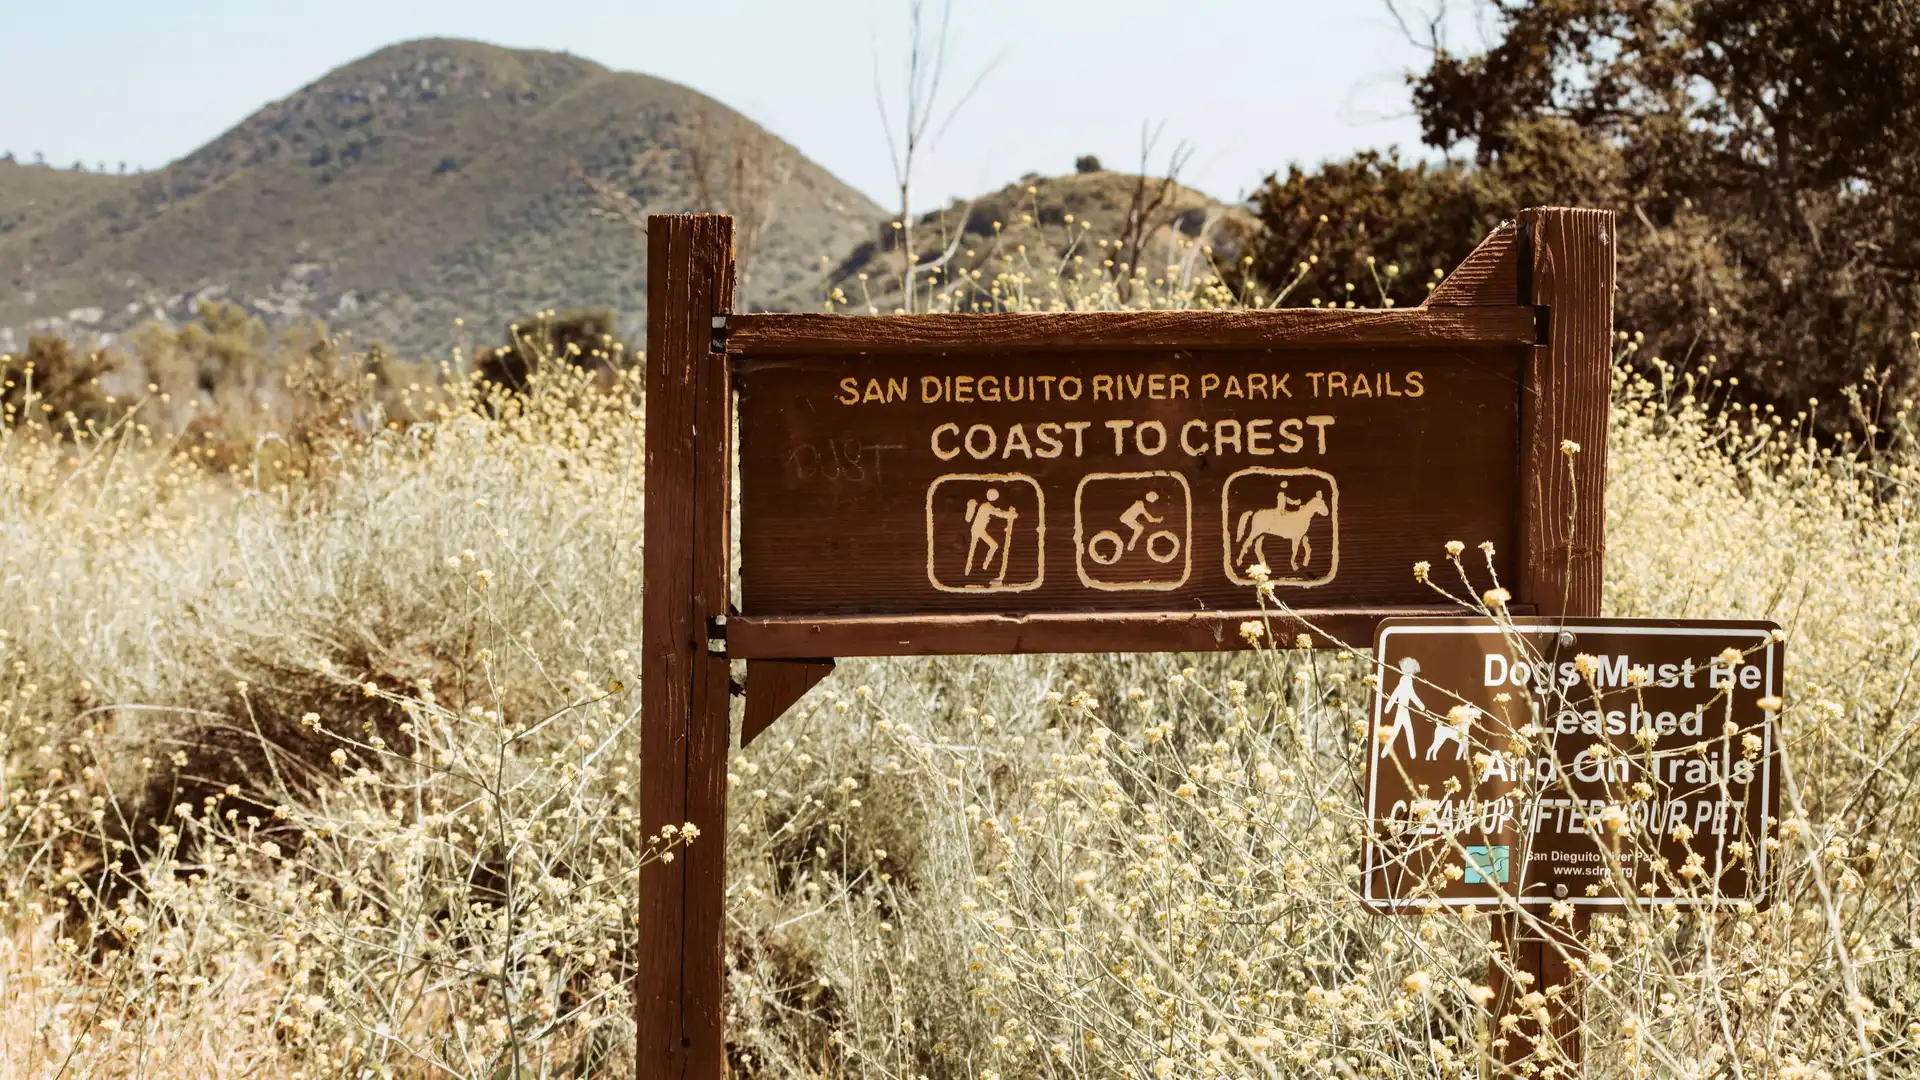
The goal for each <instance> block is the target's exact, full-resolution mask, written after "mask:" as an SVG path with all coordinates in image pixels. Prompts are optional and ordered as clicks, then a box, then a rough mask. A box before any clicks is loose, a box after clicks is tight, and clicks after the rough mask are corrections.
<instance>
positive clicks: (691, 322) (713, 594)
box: [634, 215, 733, 1080]
mask: <svg viewBox="0 0 1920 1080" xmlns="http://www.w3.org/2000/svg"><path fill="white" fill-rule="evenodd" d="M647 224H648V228H647V251H648V264H647V265H648V282H647V401H646V412H647V415H646V419H647V448H646V520H645V523H644V526H643V529H644V541H645V544H646V561H645V571H644V572H645V582H644V584H645V612H644V615H643V617H642V628H641V681H640V695H641V717H640V760H641V766H640V767H641V781H640V825H641V829H642V831H643V833H644V835H646V836H649V837H651V836H657V835H659V834H660V832H661V830H662V829H663V828H664V827H665V826H668V825H673V826H676V827H677V826H679V825H681V824H683V823H686V822H693V823H694V824H696V825H698V826H699V828H700V831H701V836H700V838H699V839H698V840H697V841H695V842H694V843H693V844H692V845H691V846H689V847H686V848H683V849H679V850H676V851H675V853H674V858H673V860H672V861H671V862H663V861H655V862H652V863H650V864H648V865H646V866H644V867H643V868H642V869H641V871H640V923H639V943H638V956H637V966H636V970H635V973H634V1021H635V1025H636V1028H637V1031H636V1039H637V1044H636V1051H635V1055H636V1056H635V1062H636V1064H635V1067H636V1070H637V1072H638V1074H639V1075H640V1076H641V1077H644V1078H648V1080H652V1078H655V1077H673V1078H676V1080H678V1078H686V1077H696V1078H699V1080H719V1078H720V1077H721V1075H722V1074H723V1073H724V1071H725V1068H726V1058H725V1043H724V1041H723V1033H722V1029H721V1023H722V1018H723V1015H724V1014H723V1011H722V989H723V982H722V976H723V953H722V935H723V932H724V927H725V921H724V920H725V911H726V903H725V874H726V805H727V803H726V797H727V787H726V759H727V744H728V740H729V736H730V732H729V731H728V723H727V709H728V693H727V689H728V687H727V661H726V658H725V657H716V656H711V655H709V654H708V651H707V641H706V637H707V620H708V618H710V617H712V616H715V615H723V614H725V612H726V605H727V592H728V583H729V582H728V579H729V573H728V553H729V551H730V550H731V543H730V541H729V538H728V529H729V520H730V515H729V511H728V506H729V501H728V499H729V490H728V489H729V482H730V480H729V478H730V477H731V475H732V468H731V445H730V442H731V440H730V430H731V412H732V407H731V398H730V390H729V387H728V384H727V378H728V374H727V366H726V364H725V363H724V362H722V361H721V360H720V358H718V357H716V356H714V355H713V354H712V353H711V351H710V349H709V340H710V338H711V334H712V322H713V316H714V315H715V314H719V313H724V312H726V311H727V309H728V307H729V306H730V305H731V303H732V298H733V220H732V219H731V218H727V217H720V216H713V215H672V216H665V215H661V216H655V217H652V218H650V219H649V220H648V223H647Z"/></svg>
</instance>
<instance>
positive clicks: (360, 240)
mask: <svg viewBox="0 0 1920 1080" xmlns="http://www.w3.org/2000/svg"><path fill="white" fill-rule="evenodd" d="M722 137H724V138H729V139H734V138H747V139H750V140H751V143H752V149H753V154H754V155H755V156H757V157H760V158H764V159H766V160H765V161H764V162H763V164H764V170H763V171H764V173H765V175H767V176H777V177H780V178H782V182H780V183H779V184H778V185H777V186H773V185H766V186H767V189H768V192H769V194H768V195H767V196H766V197H767V198H768V199H770V200H771V201H772V203H773V204H774V206H773V213H771V215H770V221H771V224H770V225H769V227H768V229H767V230H766V234H765V235H764V237H762V239H761V245H760V252H759V256H760V257H759V258H757V259H756V261H755V264H754V265H755V276H754V280H753V281H751V282H749V290H748V295H749V297H750V298H752V297H766V296H773V295H778V294H779V293H780V292H781V291H783V290H784V289H787V288H790V287H792V286H793V285H794V284H795V283H796V282H798V281H800V280H802V279H803V278H804V277H805V276H807V275H810V274H811V273H813V272H814V271H815V269H816V268H817V266H818V263H819V259H820V256H822V255H825V254H830V253H838V252H839V251H841V250H844V249H845V248H846V247H847V246H849V245H851V244H852V243H853V242H854V240H855V239H856V238H857V237H859V236H861V235H863V234H864V233H865V232H866V231H867V229H868V228H869V227H870V225H871V224H872V222H873V221H874V220H875V219H877V218H878V216H879V214H880V211H879V209H878V208H877V207H875V206H874V205H873V204H872V203H871V202H869V201H868V200H867V199H866V198H865V197H864V196H862V195H860V194H859V193H858V192H856V191H854V190H853V189H851V188H849V187H847V186H846V185H845V184H843V183H841V182H840V181H839V180H837V179H836V178H834V177H833V176H832V175H830V174H829V173H827V172H826V171H825V170H824V169H821V168H820V167H819V166H818V165H816V164H814V163H813V162H811V161H808V160H807V159H806V158H805V157H804V156H802V155H801V154H800V153H799V152H798V151H796V150H794V149H793V148H792V147H790V146H788V145H787V144H785V143H783V142H781V141H780V140H778V139H776V138H774V137H773V136H771V135H769V134H767V133H765V132H764V131H762V130H761V129H759V128H758V127H757V126H755V125H753V124H752V122H751V121H750V120H747V119H746V118H745V117H743V116H740V115H739V114H738V113H736V112H734V111H733V110H731V109H729V108H727V107H726V106H724V105H722V104H720V103H719V102H716V101H714V100H712V99H711V98H708V97H706V96H704V95H702V94H699V93H696V92H694V91H692V90H690V89H687V88H686V87H682V86H679V85H677V84H674V83H671V82H667V81H665V80H661V79H656V78H652V77H649V76H645V75H637V74H631V73H625V72H616V71H611V70H609V69H607V68H606V67H604V66H602V65H600V64H597V63H594V62H593V61H591V60H586V59H584V58H581V57H577V56H572V55H569V54H565V53H556V52H544V51H538V50H521V49H508V48H503V47H501V46H497V45H490V44H486V43H482V42H474V41H463V40H457V39H445V38H427V39H421V40H417V41H407V42H402V43H400V44H397V45H391V46H388V47H386V48H383V49H380V50H378V51H376V52H373V53H371V54H368V55H367V56H364V57H361V58H360V59H358V60H354V61H352V62H350V63H348V64H345V65H343V66H341V67H339V68H336V69H334V70H333V71H330V72H327V73H326V74H324V75H322V76H321V77H320V78H318V79H315V80H314V81H313V82H311V83H309V84H307V85H306V86H304V87H302V88H300V89H299V90H296V91H294V92H293V93H291V94H289V95H288V96H286V97H285V98H282V99H280V100H278V101H274V102H271V103H269V104H267V105H266V106H264V107H262V108H261V109H259V110H258V111H256V112H255V113H253V114H252V115H251V116H248V117H247V118H245V119H244V120H242V121H240V123H238V124H236V125H235V126H234V127H233V128H232V129H231V130H229V131H227V132H226V133H224V134H222V135H221V136H220V137H219V138H216V139H214V140H213V141H211V142H209V143H207V144H206V145H205V146H202V147H200V148H198V149H196V150H194V151H193V152H192V153H190V154H188V155H187V156H186V157H184V158H182V159H180V160H179V161H177V162H174V163H173V164H171V165H169V166H167V167H165V168H163V169H158V170H155V171H153V172H149V173H144V174H141V175H139V176H136V177H125V178H112V179H114V180H117V181H121V182H118V183H112V184H87V185H83V184H82V183H81V181H83V180H98V179H101V178H98V177H90V176H89V175H88V174H62V175H60V176H56V177H52V178H50V177H49V176H46V175H39V174H38V173H37V172H36V175H35V176H34V177H32V181H33V185H34V187H33V191H34V195H33V197H32V200H31V201H32V202H33V204H34V205H33V206H32V207H31V208H30V209H29V210H28V211H27V212H24V213H22V212H14V213H13V214H12V216H11V217H9V216H8V215H9V212H10V210H12V209H13V207H12V204H14V203H17V202H24V201H27V200H26V199H25V198H24V197H22V196H18V195H16V194H14V189H16V188H18V189H20V190H21V191H25V190H26V188H25V186H24V181H22V182H20V183H15V182H14V181H11V180H9V179H8V176H9V175H11V174H0V328H6V327H12V328H14V329H15V334H14V335H13V336H15V337H16V338H17V337H18V336H19V334H20V333H21V332H26V331H31V330H35V329H55V330H59V329H66V330H68V331H70V332H71V331H85V330H88V329H93V330H117V329H121V328H123V327H124V326H126V325H130V324H132V323H135V322H138V321H141V320H143V319H145V318H149V317H153V316H155V315H158V316H161V317H165V318H171V319H179V318H184V317H187V316H190V315H191V308H192V306H193V303H194V300H195V298H196V297H199V296H203V295H224V296H225V297H227V298H228V299H230V300H238V301H240V302H241V303H243V304H245V306H247V307H248V308H250V309H251V310H253V311H255V312H256V313H259V314H261V315H263V316H266V317H268V318H270V319H292V318H298V317H304V316H317V317H320V318H323V319H325V320H326V321H327V322H328V323H329V325H331V326H333V327H334V328H336V329H343V330H350V331H353V332H354V333H355V334H356V336H358V337H359V338H360V340H362V341H367V340H373V339H378V340H382V341H385V342H387V343H389V344H390V345H393V346H395V347H396V348H398V349H401V350H403V351H408V352H420V351H425V350H429V349H438V348H440V347H442V346H443V345H444V344H445V343H446V342H448V341H449V340H450V338H451V327H452V324H453V320H454V319H455V318H456V317H465V318H467V319H468V320H469V321H473V322H475V323H476V324H478V325H491V324H495V323H498V324H502V325H504V323H505V322H506V321H507V320H509V319H512V318H515V317H518V316H522V315H525V314H526V313H528V312H531V311H535V310H540V309H543V308H549V307H581V306H586V307H605V308H610V309H612V310H614V311H615V312H616V313H618V314H619V316H620V317H621V322H622V323H623V325H624V326H625V327H627V328H628V329H630V330H631V329H635V328H637V327H638V326H639V325H640V320H641V318H642V315H643V312H644V303H645V296H646V271H645V244H644V240H643V238H642V237H641V236H639V235H638V233H637V232H636V231H635V230H634V229H633V228H632V227H631V226H630V225H628V224H626V223H624V222H622V221H619V220H617V219H614V218H611V217H609V216H607V215H604V214H601V213H598V212H597V209H598V208H597V205H596V199H595V196H594V194H593V193H592V192H591V191H590V190H589V188H588V186H587V184H586V182H585V180H584V179H583V176H582V174H584V175H585V176H587V177H592V178H594V179H595V180H596V181H599V182H600V183H601V185H602V186H603V187H608V188H612V189H614V190H618V191H621V192H624V193H625V194H626V195H627V197H628V198H629V199H630V200H631V201H632V203H633V204H635V205H638V206H640V207H643V208H645V209H646V210H648V211H669V210H687V209H694V208H696V207H695V205H694V204H695V202H696V201H698V198H699V196H698V195H697V194H696V191H697V190H698V189H700V188H701V186H702V185H700V184H698V183H696V182H695V177H694V176H693V175H692V172H691V170H690V169H689V159H688V155H687V150H688V148H690V147H694V146H697V145H698V144H699V143H700V141H701V140H703V139H713V138H722ZM16 171H19V172H21V173H22V174H23V175H24V173H25V171H26V170H16ZM83 186H84V187H86V189H87V190H84V191H83V190H81V189H82V187H83ZM705 186H706V188H707V190H708V193H709V195H710V196H711V197H713V198H715V199H716V201H724V198H725V195H724V193H719V192H714V191H713V190H712V189H713V185H712V184H711V183H709V184H707V185H705ZM9 222H11V225H9ZM93 309H100V310H101V311H102V312H103V314H102V315H101V316H100V318H99V319H98V320H97V322H96V323H94V324H92V325H66V324H70V323H72V322H73V321H74V320H73V319H72V318H71V317H70V316H71V314H72V313H74V312H85V311H91V310H93ZM62 320H65V323H63V321H62ZM6 338H7V334H6V333H5V332H4V331H0V347H6V345H7V340H6Z"/></svg>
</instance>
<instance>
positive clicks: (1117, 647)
mask: <svg viewBox="0 0 1920 1080" xmlns="http://www.w3.org/2000/svg"><path fill="white" fill-rule="evenodd" d="M1531 613H1532V611H1531V609H1529V608H1526V607H1525V606H1524V605H1519V606H1516V607H1515V608H1514V614H1516V615H1528V614H1531ZM1461 614H1467V612H1465V611H1463V610H1461V609H1458V608H1451V607H1444V606H1428V607H1401V608H1313V609H1301V610H1297V611H1296V610H1283V609H1275V608H1269V609H1268V610H1267V611H1265V612H1262V611H1260V610H1259V609H1257V608H1251V609H1242V610H1234V611H1195V612H1145V613H1141V612H1128V613H1112V614H1088V613H1073V612H1066V613H1047V614H1033V615H901V616H883V615H869V616H842V617H835V618H798V617H774V618H755V617H752V616H746V615H738V616H734V617H733V618H731V619H728V620H727V653H728V655H730V656H732V657H734V658H736V659H738V658H741V657H746V658H749V663H751V660H752V658H771V657H804V656H818V655H820V654H822V653H832V654H833V655H835V656H944V655H954V654H977V655H995V654H1016V653H1071V652H1082V653H1084V652H1218V651H1221V650H1231V649H1245V648H1250V647H1252V643H1250V642H1249V641H1248V640H1247V639H1246V638H1245V637H1244V636H1242V634H1241V632H1240V628H1241V625H1242V624H1243V623H1246V622H1257V623H1259V624H1261V628H1262V635H1263V636H1262V638H1261V639H1260V643H1261V645H1262V646H1271V645H1274V644H1275V643H1278V644H1279V645H1281V646H1288V645H1292V644H1293V643H1294V641H1295V639H1296V638H1297V637H1298V636H1299V635H1301V634H1307V635H1308V636H1310V637H1311V638H1312V639H1313V643H1314V647H1315V648H1331V647H1339V646H1343V645H1353V646H1355V647H1358V648H1361V649H1365V648H1366V647H1367V643H1368V642H1369V641H1371V640H1372V638H1373V628H1374V627H1375V626H1376V625H1377V624H1378V623H1379V622H1380V620H1382V619H1394V618H1404V617H1410V616H1435V615H1461ZM751 678H752V677H751V676H749V692H751Z"/></svg>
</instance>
